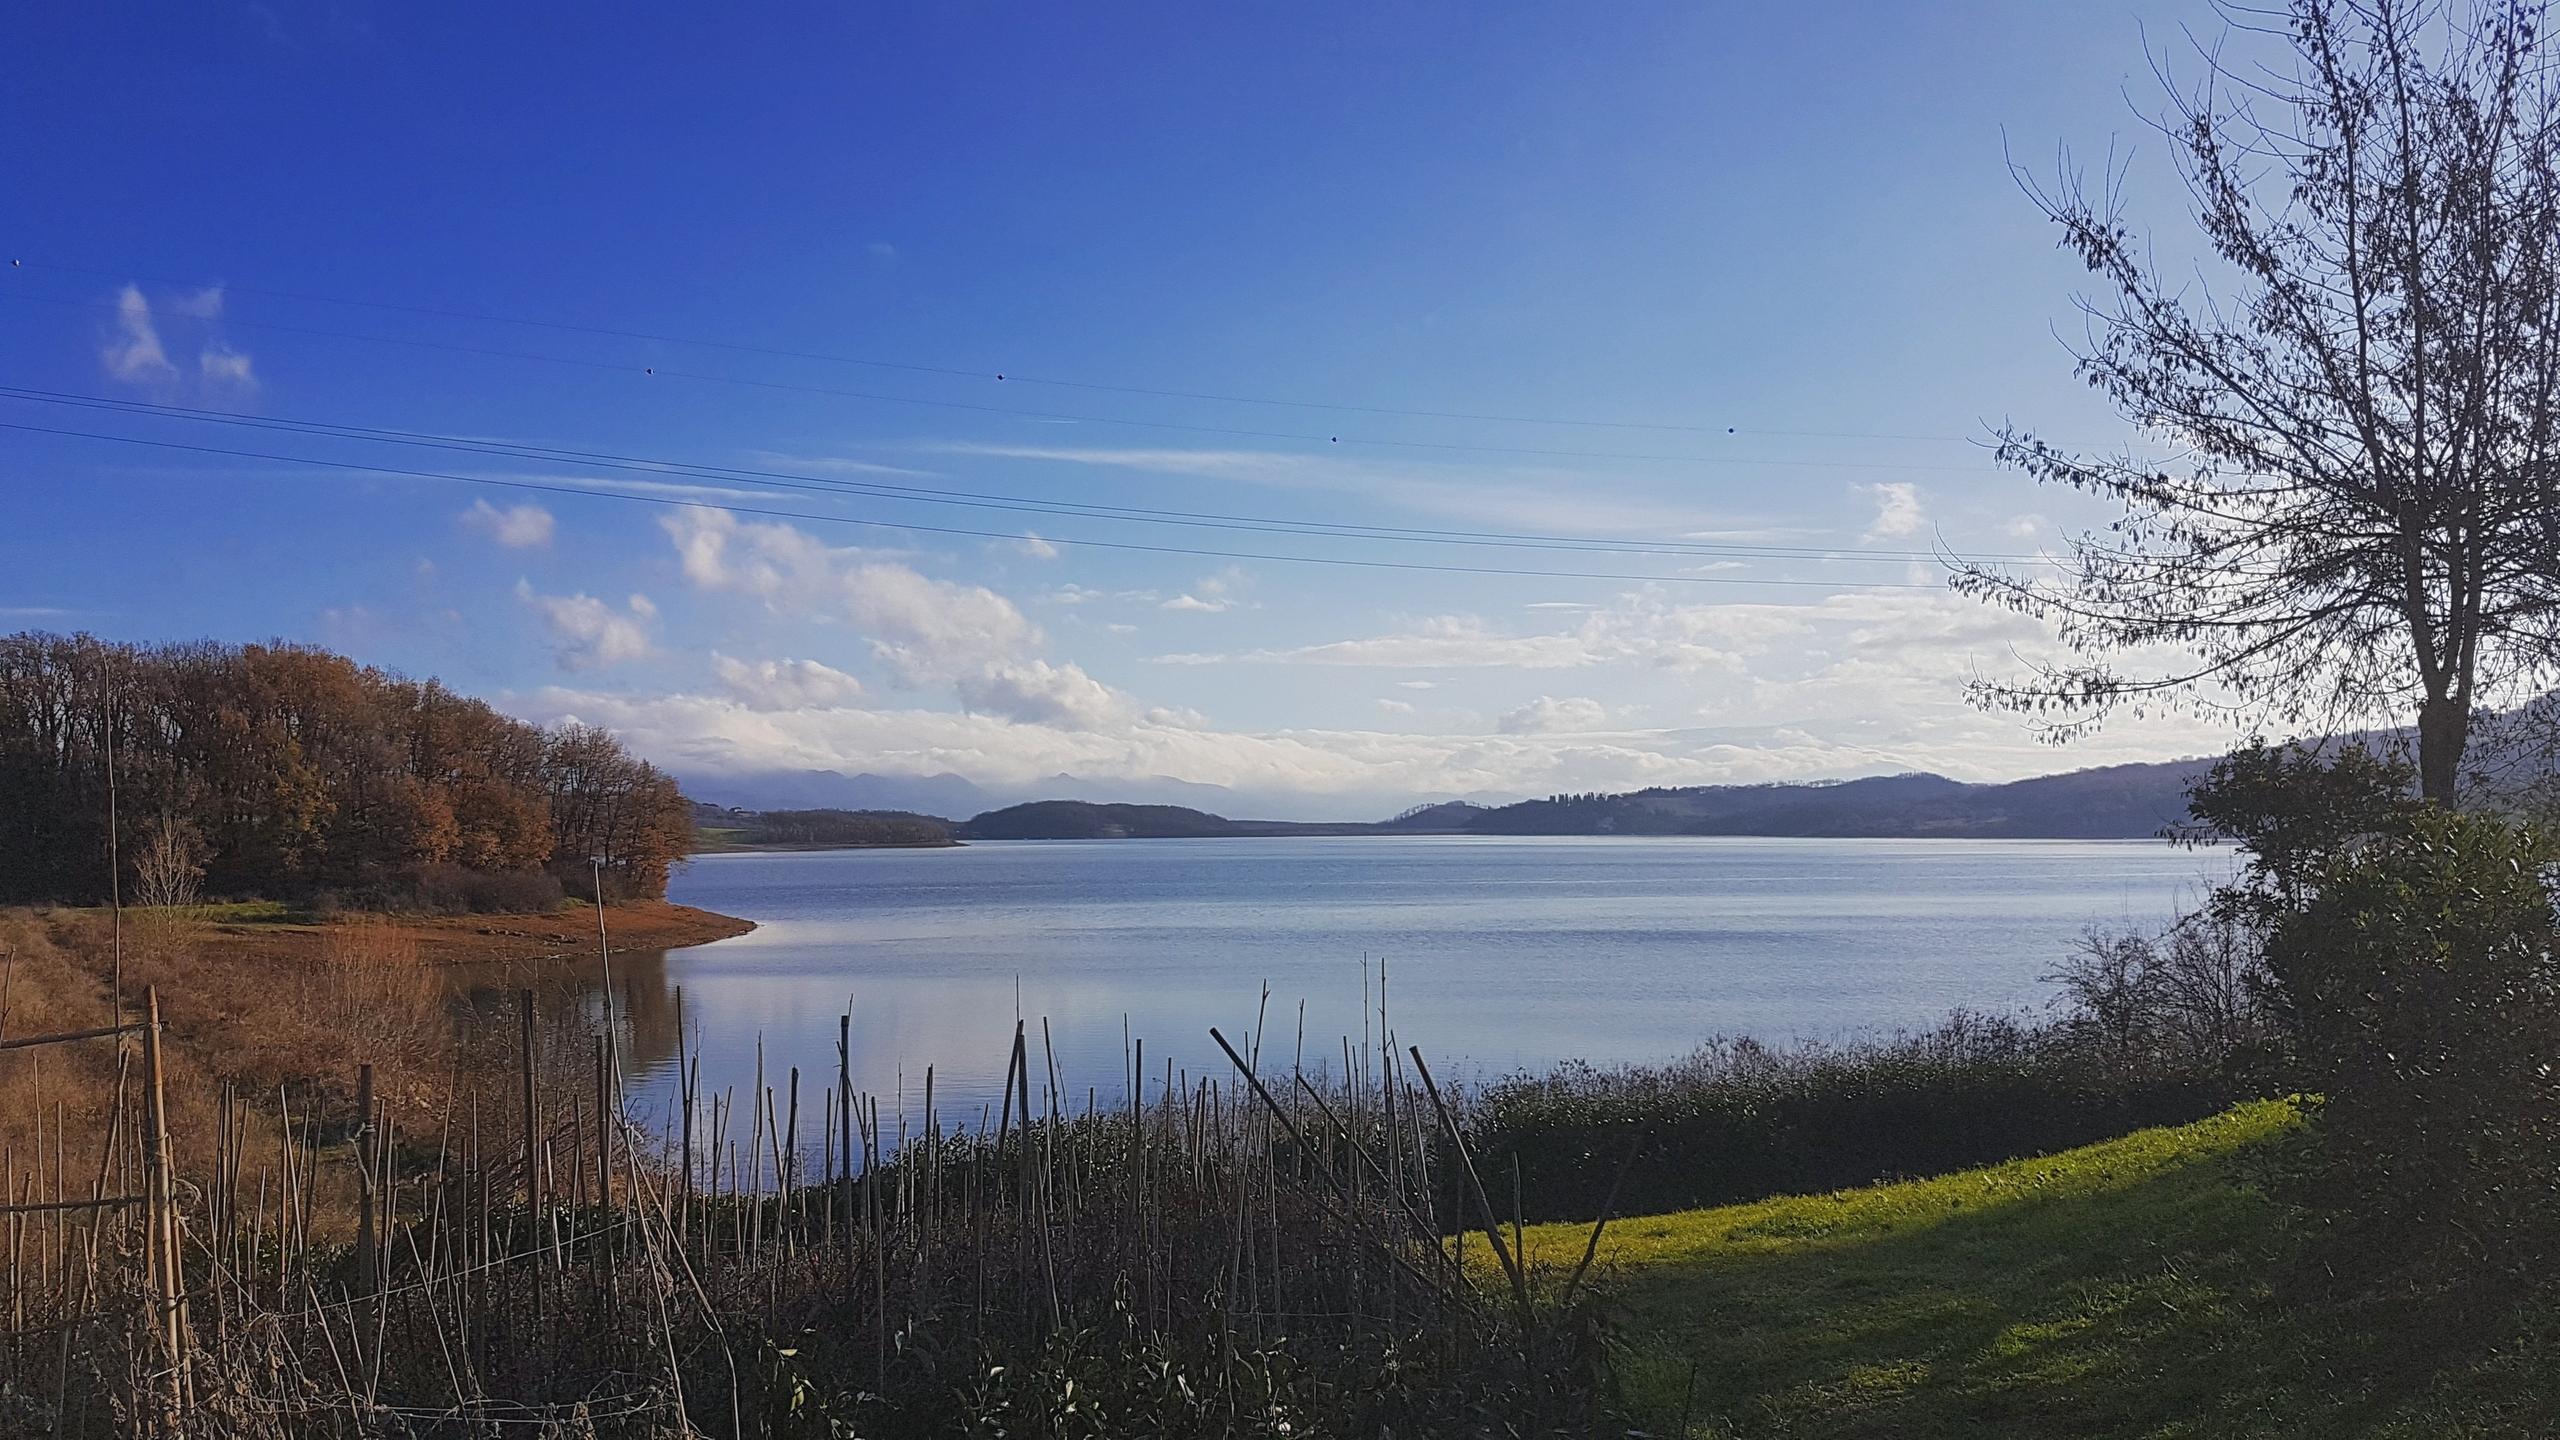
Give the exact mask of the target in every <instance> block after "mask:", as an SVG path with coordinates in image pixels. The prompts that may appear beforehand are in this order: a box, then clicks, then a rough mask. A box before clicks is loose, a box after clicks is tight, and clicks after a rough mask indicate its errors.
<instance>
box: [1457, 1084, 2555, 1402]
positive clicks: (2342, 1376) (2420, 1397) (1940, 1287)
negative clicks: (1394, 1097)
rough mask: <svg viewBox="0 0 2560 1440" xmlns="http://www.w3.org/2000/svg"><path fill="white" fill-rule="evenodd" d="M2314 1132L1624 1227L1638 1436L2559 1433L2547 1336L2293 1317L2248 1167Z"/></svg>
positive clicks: (2034, 1165)
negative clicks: (2468, 1333)
mask: <svg viewBox="0 0 2560 1440" xmlns="http://www.w3.org/2000/svg"><path fill="white" fill-rule="evenodd" d="M2297 1123H2298V1122H2297V1118H2296V1113H2295V1111H2294V1109H2293V1107H2292V1106H2291V1105H2289V1104H2285V1103H2282V1102H2261V1103H2255V1104H2249V1105H2243V1106H2240V1107H2238V1108H2237V1109H2234V1110H2232V1111H2229V1112H2227V1113H2225V1114H2222V1115H2218V1116H2214V1117H2212V1118H2210V1119H2207V1120H2203V1121H2199V1122H2197V1123H2195V1124H2192V1125H2183V1126H2176V1127H2169V1128H2163V1129H2155V1130H2145V1131H2141V1132H2138V1133H2136V1134H2132V1135H2127V1136H2124V1137H2123V1138H2121V1139H2117V1140H2111V1141H2107V1142H2105V1143H2102V1144H2097V1145H2089V1146H2084V1147H2081V1148H2079V1149H2075V1150H2069V1151H2065V1152H2062V1153H2060V1154H2055V1155H2050V1156H2045V1157H2041V1158H2037V1159H2029V1160H2019V1161H2013V1162H2010V1163H2008V1164H2003V1165H1994V1166H1989V1167H1985V1168H1983V1169H1979V1170H1969V1171H1965V1172H1962V1173H1960V1174H1954V1175H1947V1176H1941V1177H1937V1178H1934V1179H1927V1180H1917V1181H1909V1182H1904V1183H1900V1184H1891V1185H1878V1186H1873V1187H1868V1188H1864V1189H1857V1190H1844V1191H1838V1192H1834V1193H1831V1194H1824V1195H1800V1196H1788V1197H1783V1198H1777V1199H1770V1200H1762V1201H1757V1202H1753V1203H1750V1204H1744V1205H1729V1206H1721V1207H1717V1208H1714V1209H1705V1210H1691V1211H1684V1212H1681V1213H1678V1214H1671V1215H1653V1216H1642V1217H1636V1218H1632V1219H1629V1220H1625V1221H1621V1222H1619V1223H1616V1224H1613V1225H1611V1226H1610V1227H1609V1229H1608V1232H1607V1236H1606V1239H1605V1241H1604V1243H1603V1245H1602V1246H1601V1252H1600V1253H1601V1272H1600V1273H1601V1275H1602V1277H1603V1278H1602V1281H1601V1283H1602V1284H1604V1285H1605V1286H1607V1287H1608V1288H1609V1290H1610V1291H1611V1293H1612V1298H1613V1301H1614V1304H1615V1308H1616V1311H1617V1313H1618V1315H1619V1317H1620V1325H1621V1330H1620V1335H1621V1344H1622V1352H1621V1356H1620V1363H1619V1365H1618V1369H1617V1376H1618V1381H1619V1383H1620V1386H1621V1388H1622V1391H1623V1397H1624V1400H1625V1402H1626V1404H1627V1405H1628V1407H1629V1409H1630V1411H1631V1412H1632V1414H1631V1418H1632V1419H1633V1420H1634V1421H1635V1422H1636V1424H1637V1425H1638V1426H1639V1427H1640V1428H1641V1429H1643V1430H1644V1431H1645V1433H1647V1434H1650V1435H1654V1436H1671V1435H1686V1436H1688V1437H1691V1440H1709V1437H1713V1440H1756V1437H1764V1436H1765V1437H1776V1436H1786V1437H1816V1436H1859V1437H1879V1440H1880V1437H1888V1436H1890V1437H1896V1440H1903V1437H1921V1440H1927V1437H1940V1436H1944V1437H1953V1436H1966V1437H1972V1436H2001V1437H2038V1436H2091V1437H2095V1436H2146V1437H2151V1436H2156V1437H2173V1436H2174V1437H2195V1440H2205V1437H2224V1436H2282V1437H2292V1440H2312V1437H2321V1440H2327V1437H2332V1436H2407V1437H2418V1436H2428V1437H2433V1436H2437V1435H2481V1436H2488V1435H2524V1434H2549V1433H2560V1402H2556V1401H2555V1397H2554V1387H2553V1386H2552V1384H2551V1383H2550V1382H2549V1381H2548V1380H2547V1379H2546V1378H2544V1377H2545V1376H2547V1375H2548V1374H2549V1373H2551V1370H2552V1368H2553V1365H2552V1361H2553V1358H2554V1355H2555V1350H2560V1344H2555V1339H2554V1338H2553V1335H2554V1331H2555V1328H2556V1327H2555V1326H2554V1325H2553V1324H2551V1323H2550V1321H2549V1319H2548V1317H2540V1318H2538V1317H2536V1316H2534V1315H2526V1316H2522V1317H2516V1318H2515V1319H2514V1320H2512V1321H2510V1320H2507V1319H2505V1318H2500V1319H2499V1320H2497V1321H2495V1322H2494V1323H2493V1327H2492V1328H2494V1329H2495V1330H2496V1337H2497V1338H2496V1341H2495V1343H2494V1344H2490V1345H2481V1344H2473V1343H2471V1342H2459V1343H2455V1344H2451V1345H2447V1344H2443V1343H2436V1342H2437V1339H2438V1337H2436V1336H2434V1335H2432V1334H2421V1333H2415V1332H2404V1331H2395V1330H2394V1329H2393V1328H2392V1327H2393V1326H2394V1324H2395V1323H2404V1324H2405V1323H2406V1321H2405V1317H2402V1316H2399V1315H2398V1314H2397V1312H2394V1311H2391V1310H2389V1309H2388V1308H2387V1307H2386V1308H2382V1309H2377V1310H2374V1311H2371V1312H2364V1311H2359V1312H2354V1313H2352V1314H2350V1313H2348V1312H2344V1311H2340V1310H2338V1309H2335V1308H2328V1309H2323V1308H2321V1307H2319V1306H2317V1305H2313V1304H2306V1303H2300V1302H2299V1301H2298V1297H2293V1296H2288V1295H2285V1294H2283V1293H2281V1292H2282V1291H2283V1290H2284V1288H2285V1285H2286V1277H2287V1276H2288V1275H2292V1274H2297V1273H2299V1272H2298V1270H2295V1269H2294V1268H2292V1267H2293V1264H2294V1262H2293V1261H2292V1260H2291V1258H2290V1257H2291V1255H2292V1254H2293V1252H2292V1250H2291V1246H2290V1239H2289V1237H2288V1233H2287V1231H2286V1228H2285V1226H2284V1223H2283V1217H2282V1214H2281V1212H2280V1211H2279V1210H2278V1208H2277V1207H2276V1206H2275V1205H2274V1204H2273V1203H2272V1202H2270V1201H2269V1200H2267V1199H2266V1198H2265V1197H2264V1196H2262V1195H2260V1194H2259V1193H2258V1192H2257V1190H2256V1189H2255V1187H2254V1186H2253V1185H2252V1184H2251V1181H2250V1175H2251V1162H2250V1153H2251V1152H2252V1151H2260V1152H2263V1151H2264V1150H2265V1149H2266V1147H2270V1146H2272V1145H2276V1144H2279V1143H2282V1142H2283V1140H2284V1137H2285V1136H2286V1135H2287V1134H2288V1132H2290V1131H2292V1130H2293V1128H2294V1127H2295V1126H2296V1124H2297ZM1589 1238H1590V1228H1589V1227H1588V1226H1586V1225H1575V1224H1555V1225H1540V1226H1533V1227H1531V1228H1530V1229H1529V1230H1528V1232H1527V1234H1526V1237H1525V1239H1526V1247H1525V1248H1526V1249H1527V1250H1528V1252H1529V1255H1530V1257H1531V1260H1532V1263H1533V1264H1535V1265H1538V1266H1540V1267H1542V1268H1544V1269H1545V1270H1547V1271H1548V1272H1549V1273H1553V1272H1555V1271H1557V1270H1560V1269H1564V1268H1569V1267H1570V1266H1571V1265H1572V1264H1573V1262H1574V1261H1576V1260H1578V1259H1579V1258H1580V1256H1581V1254H1582V1248H1583V1246H1584V1244H1585V1243H1586V1242H1587V1241H1588V1240H1589ZM1483 1249H1484V1245H1483V1241H1482V1237H1481V1236H1478V1237H1475V1238H1474V1239H1473V1240H1472V1241H1471V1242H1470V1247H1469V1255H1470V1258H1471V1259H1473V1258H1476V1257H1477V1255H1478V1252H1480V1251H1481V1250H1483ZM2537 1364H2538V1365H2539V1368H2537Z"/></svg>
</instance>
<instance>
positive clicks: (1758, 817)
mask: <svg viewBox="0 0 2560 1440" xmlns="http://www.w3.org/2000/svg"><path fill="white" fill-rule="evenodd" d="M2210 763H2211V762H2209V761H2204V760H2190V761H2178V762H2174V763H2169V764H2157V765H2110V766H2106V767H2104V768H2101V769H2095V770H2074V771H2071V772H2069V773H2067V774H2062V775H2043V776H2038V777H2037V778H2035V779H2032V780H2017V781H2011V782H2008V783H2006V784H1999V785H1976V784H1968V783H1966V782H1964V781H1961V780H1949V779H1947V778H1946V777H1944V776H1942V775H1883V776H1876V777H1872V778H1869V779H1863V780H1839V781H1826V782H1820V783H1814V784H1791V785H1701V786H1689V787H1683V788H1679V789H1656V790H1639V791H1635V792H1632V793H1629V794H1618V795H1604V794H1589V795H1557V796H1551V797H1549V798H1547V799H1544V800H1524V801H1521V802H1519V803H1518V804H1514V805H1503V806H1498V807H1493V808H1485V807H1482V806H1477V805H1470V804H1466V803H1464V802H1457V801H1453V802H1449V803H1446V804H1441V805H1431V806H1420V807H1416V808H1415V809H1413V810H1410V811H1407V812H1406V813H1405V814H1403V815H1400V816H1397V817H1396V818H1395V819H1392V820H1388V821H1383V822H1380V823H1376V824H1361V823H1345V824H1299V823H1293V822H1289V821H1279V820H1232V819H1229V818H1227V817H1225V816H1222V815H1213V814H1210V813H1208V812H1207V811H1202V810H1192V809H1187V808H1185V807H1182V806H1178V805H1111V804H1095V803H1090V802H1087V801H1082V800H1040V801H1034V802H1032V803H1030V804H1027V805H1011V806H1007V807H1005V808H1004V809H1001V810H990V811H988V812H987V813H985V814H983V815H980V816H978V817H977V818H975V819H973V820H968V821H963V822H961V823H959V824H957V825H955V826H953V827H952V833H953V834H954V835H956V836H957V837H958V838H960V839H963V840H1099V839H1180V838H1194V837H1201V838H1205V837H1213V836H1247V835H1346V834H1348V835H1367V834H1388V835H1396V834H1406V835H1410V834H1461V835H1778V836H1786V835H1802V836H1835V837H1857V836H1870V837H1877V838H1897V837H1929V836H1947V837H1968V836H1969V837H1975V838H1982V839H2055V840H2113V839H2144V838H2149V837H2151V836H2155V835H2158V834H2160V833H2161V831H2162V830H2164V829H2166V828H2168V827H2170V826H2173V825H2176V824H2179V823H2181V822H2183V821H2185V820H2186V818H2187V786H2188V785H2189V784H2190V783H2191V782H2192V781H2193V780H2194V779H2195V778H2196V777H2197V776H2198V775H2201V774H2202V773H2203V772H2204V770H2205V768H2206V766H2207V765H2208V764H2210Z"/></svg>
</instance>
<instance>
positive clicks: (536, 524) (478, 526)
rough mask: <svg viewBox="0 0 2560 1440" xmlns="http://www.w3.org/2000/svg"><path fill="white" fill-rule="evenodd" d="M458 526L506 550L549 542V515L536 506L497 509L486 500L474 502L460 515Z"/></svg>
mask: <svg viewBox="0 0 2560 1440" xmlns="http://www.w3.org/2000/svg"><path fill="white" fill-rule="evenodd" d="M462 523H463V526H464V527H465V528H467V529H471V530H477V531H479V532H480V533H481V534H483V535H486V536H488V537H489V538H490V539H491V540H494V541H496V542H497V543H499V544H500V545H504V546H506V547H507V548H508V549H510V550H527V549H532V548H534V547H535V546H540V545H548V544H550V543H551V531H552V519H551V512H550V511H548V510H545V509H543V508H542V507H541V506H539V505H532V504H526V505H510V506H508V507H507V508H505V509H503V510H501V509H499V508H498V507H497V506H495V505H492V504H490V503H489V502H488V501H486V500H474V501H472V502H471V508H470V509H468V510H465V511H463V512H462Z"/></svg>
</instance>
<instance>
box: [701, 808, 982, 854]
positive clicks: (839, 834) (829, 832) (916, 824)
mask: <svg viewBox="0 0 2560 1440" xmlns="http://www.w3.org/2000/svg"><path fill="white" fill-rule="evenodd" d="M693 835H694V845H693V849H694V853H695V854H697V855H699V854H706V853H713V852H718V851H723V850H850V849H867V848H875V847H889V846H894V847H916V846H934V845H950V844H954V843H957V842H955V841H954V840H953V839H952V838H951V824H950V822H949V821H947V820H940V819H936V818H935V817H933V816H931V815H916V814H910V813H908V812H906V811H903V810H732V809H723V808H722V807H720V806H717V805H707V804H704V803H702V802H700V801H696V802H694V806H693Z"/></svg>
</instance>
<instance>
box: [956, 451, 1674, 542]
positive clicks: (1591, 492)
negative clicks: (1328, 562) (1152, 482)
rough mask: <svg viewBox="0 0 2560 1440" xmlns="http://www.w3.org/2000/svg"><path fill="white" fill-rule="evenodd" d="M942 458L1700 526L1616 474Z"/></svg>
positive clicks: (1643, 524)
mask: <svg viewBox="0 0 2560 1440" xmlns="http://www.w3.org/2000/svg"><path fill="white" fill-rule="evenodd" d="M928 448H929V449H931V450H932V451H934V452H936V453H941V454H949V455H975V456H985V457H989V458H994V459H1007V460H1031V461H1045V462H1049V463H1054V464H1064V465H1087V466H1094V467H1098V468H1106V469H1115V470H1134V471H1138V472H1140V473H1142V474H1153V475H1173V476H1181V477H1184V478H1190V479H1201V480H1215V481H1220V482H1223V483H1228V484H1250V485H1264V486H1270V487H1273V488H1276V489H1287V490H1319V491H1329V492H1336V493H1342V494H1351V495H1358V496H1360V497H1362V498H1363V499H1366V500H1373V501H1384V502H1385V503H1388V504H1391V505H1399V506H1403V507H1405V508H1406V509H1410V510H1422V511H1429V512H1432V513H1435V514H1441V515H1453V516H1462V517H1465V518H1468V519H1473V520H1481V521H1489V522H1493V523H1498V524H1502V525H1506V526H1511V527H1515V528H1520V529H1530V530H1541V531H1546V530H1556V531H1566V532H1570V533H1573V534H1605V533H1609V532H1613V531H1614V532H1621V533H1625V532H1634V533H1643V534H1666V533H1682V532H1690V531H1696V530H1697V529H1698V527H1699V526H1700V525H1702V524H1704V523H1705V522H1706V520H1707V517H1706V516H1705V515H1703V514H1702V513H1701V512H1700V511H1699V510H1698V509H1697V508H1696V507H1695V506H1693V505H1690V504H1687V503H1685V502H1682V501H1679V500H1676V499H1662V500H1654V499H1649V498H1646V497H1644V496H1641V495H1635V494H1631V493H1630V490H1629V487H1628V485H1627V483H1626V478H1625V477H1624V476H1623V475H1618V476H1614V477H1611V483H1608V484H1601V483H1599V480H1598V477H1595V476H1593V475H1590V474H1588V473H1585V472H1582V471H1576V470H1566V469H1560V468H1556V467H1549V466H1521V465H1509V466H1497V465H1481V464H1478V465H1433V464H1420V463H1403V462H1395V461H1382V460H1372V459H1365V458H1359V457H1351V456H1345V455H1341V454H1339V453H1317V454H1310V453H1307V452H1303V451H1284V450H1182V449H1166V448H1145V447H1105V446H1066V445H1017V444H981V443H976V442H953V443H946V444H937V445H933V446H930V447H928Z"/></svg>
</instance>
